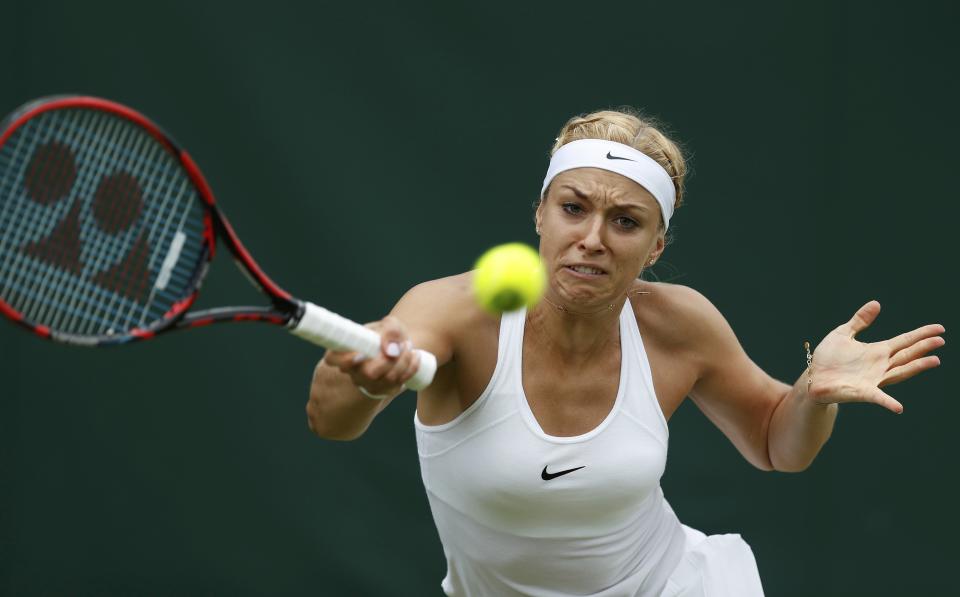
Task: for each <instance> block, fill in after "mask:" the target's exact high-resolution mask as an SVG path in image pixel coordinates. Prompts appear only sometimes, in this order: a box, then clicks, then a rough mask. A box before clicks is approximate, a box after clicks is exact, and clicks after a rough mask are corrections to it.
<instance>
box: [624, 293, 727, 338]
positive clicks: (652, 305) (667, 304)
mask: <svg viewBox="0 0 960 597" xmlns="http://www.w3.org/2000/svg"><path fill="white" fill-rule="evenodd" d="M630 292H631V301H632V303H633V310H634V313H635V314H636V316H637V321H638V323H640V325H641V327H643V326H645V327H646V329H647V330H650V331H651V332H653V333H655V334H656V337H657V340H658V341H659V342H661V343H662V344H663V345H664V346H668V347H670V348H680V347H683V348H691V349H692V348H696V347H698V346H702V344H703V341H704V339H705V337H709V336H712V335H713V333H712V332H716V331H717V329H718V326H719V327H721V328H722V327H723V326H725V325H726V320H725V319H724V318H723V315H722V314H721V313H720V311H719V310H718V309H717V308H716V307H715V306H714V304H713V303H712V302H710V300H709V299H708V298H707V297H705V296H704V295H703V294H702V293H701V292H699V291H698V290H696V289H694V288H691V287H689V286H684V285H682V284H670V283H667V282H647V281H644V280H637V281H636V282H635V283H634V288H633V289H632V290H631V291H630Z"/></svg>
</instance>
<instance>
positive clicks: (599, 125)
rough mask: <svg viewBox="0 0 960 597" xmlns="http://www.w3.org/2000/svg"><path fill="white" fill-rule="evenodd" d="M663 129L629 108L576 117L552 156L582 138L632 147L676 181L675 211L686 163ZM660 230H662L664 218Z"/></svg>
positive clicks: (555, 146)
mask: <svg viewBox="0 0 960 597" xmlns="http://www.w3.org/2000/svg"><path fill="white" fill-rule="evenodd" d="M660 128H664V127H663V125H661V124H660V123H658V122H657V121H656V120H654V119H653V118H650V117H648V116H645V115H643V114H641V113H640V112H638V111H637V110H634V109H633V108H629V107H624V108H619V109H617V110H600V111H597V112H591V113H589V114H584V115H581V116H574V117H573V118H571V119H570V120H568V121H567V123H566V124H564V125H563V128H562V129H560V134H559V135H557V139H556V142H555V143H554V144H553V148H552V149H551V150H550V155H551V156H552V155H553V154H554V153H556V151H557V150H558V149H560V148H561V147H563V146H564V145H566V144H567V143H570V142H571V141H578V140H580V139H606V140H607V141H616V142H617V143H623V144H624V145H629V146H630V147H633V148H634V149H636V150H638V151H641V152H643V153H644V154H646V155H648V156H650V157H651V158H653V159H654V160H656V161H657V163H658V164H660V165H661V166H663V169H664V170H666V171H667V174H669V175H670V178H671V179H673V186H674V188H675V189H676V193H677V198H676V201H675V202H674V204H673V208H674V210H676V209H678V208H679V207H680V206H681V205H682V204H683V191H684V177H685V176H686V175H687V164H686V162H685V161H684V158H683V152H682V151H681V149H680V146H679V145H678V143H677V142H676V141H673V140H671V139H670V138H669V137H667V136H666V135H665V134H663V133H662V132H661V131H660V130H659V129H660ZM547 191H549V188H547V190H546V191H544V194H543V196H544V197H546V195H547ZM541 199H542V198H541ZM660 229H661V230H663V219H662V218H661V220H660Z"/></svg>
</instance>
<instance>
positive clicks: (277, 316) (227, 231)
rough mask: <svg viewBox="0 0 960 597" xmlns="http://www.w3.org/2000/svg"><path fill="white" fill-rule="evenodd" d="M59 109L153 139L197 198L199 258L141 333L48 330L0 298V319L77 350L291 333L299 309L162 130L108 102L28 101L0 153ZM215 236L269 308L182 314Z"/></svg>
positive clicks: (8, 126) (8, 128) (74, 98)
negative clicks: (240, 324)
mask: <svg viewBox="0 0 960 597" xmlns="http://www.w3.org/2000/svg"><path fill="white" fill-rule="evenodd" d="M63 109H87V110H101V111H104V112H108V113H110V114H113V115H115V116H119V117H121V118H125V119H127V120H129V121H130V122H132V123H134V124H136V125H138V126H140V127H141V128H143V129H144V130H146V131H147V132H148V133H149V134H150V135H151V136H153V137H154V138H155V139H157V140H158V141H159V142H160V143H161V144H162V145H163V146H164V147H165V148H166V149H167V151H169V153H170V154H171V155H172V156H173V157H174V158H176V159H177V160H179V162H180V164H181V165H182V166H183V168H184V170H185V171H186V173H187V174H188V176H189V177H190V180H191V182H192V183H193V186H194V188H195V189H196V191H197V194H198V195H199V196H200V199H201V200H202V201H203V206H204V208H205V213H204V233H203V237H204V242H203V249H202V251H201V256H200V258H199V259H198V260H197V267H196V268H195V270H194V272H193V274H192V276H191V282H190V285H189V286H188V291H187V293H186V294H185V296H183V297H182V298H181V299H179V300H177V301H176V302H174V304H173V305H172V306H171V307H170V309H169V310H168V311H167V312H166V313H165V314H164V315H163V317H162V318H161V319H160V320H158V321H156V322H154V323H153V324H151V325H149V326H147V327H144V328H134V329H132V330H129V331H127V332H125V333H118V334H112V335H102V336H82V335H76V334H69V333H64V332H60V331H56V330H51V329H50V328H49V327H48V326H45V325H42V324H38V323H35V322H32V321H30V320H29V319H27V317H25V316H24V314H23V313H20V312H19V311H17V310H16V309H14V308H13V307H12V306H11V305H9V304H8V303H6V302H4V300H3V298H2V297H0V314H3V315H5V316H6V317H7V318H8V319H10V320H12V321H13V322H14V323H16V324H18V325H20V326H22V327H24V328H26V329H28V330H30V331H32V332H34V333H35V334H37V335H38V336H40V337H42V338H46V339H50V340H55V341H57V342H63V343H67V344H75V345H80V346H110V345H118V344H127V343H130V342H135V341H138V340H146V339H150V338H153V337H154V336H156V335H158V334H161V333H164V332H168V331H172V330H179V329H186V328H195V327H201V326H205V325H210V324H214V323H221V322H230V321H260V322H264V323H272V324H274V325H280V326H285V327H292V326H293V325H296V323H297V322H298V321H299V320H300V318H301V317H302V315H303V311H304V305H303V303H302V302H301V301H299V300H297V299H295V298H294V297H293V296H291V295H290V293H288V292H287V291H286V290H284V289H283V288H281V287H280V286H278V285H277V284H276V283H275V282H274V281H273V280H271V279H270V277H269V276H267V275H266V274H265V273H264V272H263V270H262V269H260V266H259V265H257V263H256V262H255V261H254V260H253V257H251V256H250V253H249V252H248V251H247V249H246V248H245V247H244V246H243V243H241V242H240V239H239V238H238V237H237V234H236V233H235V232H234V230H233V226H231V225H230V222H229V220H227V218H226V216H224V214H223V212H222V211H221V210H220V208H219V207H218V206H217V203H216V199H215V198H214V195H213V190H212V189H211V188H210V185H209V184H208V183H207V180H206V179H205V178H204V176H203V174H202V173H201V172H200V168H199V167H197V164H196V162H194V161H193V158H192V157H191V156H190V154H188V153H187V152H186V150H184V149H182V148H181V147H180V146H179V145H178V144H177V143H176V141H174V140H173V138H172V137H171V136H170V135H168V134H167V133H165V132H164V131H163V129H161V128H160V127H159V126H157V125H156V124H155V123H154V122H152V121H151V120H150V119H148V118H147V117H146V116H144V115H142V114H140V113H139V112H137V111H135V110H132V109H130V108H128V107H126V106H123V105H121V104H118V103H116V102H112V101H109V100H105V99H101V98H97V97H91V96H82V95H64V96H51V97H46V98H41V99H38V100H35V101H32V102H30V103H28V104H26V105H24V106H22V107H21V108H19V109H18V110H17V111H15V112H14V113H13V114H11V115H10V116H8V117H7V118H6V119H5V120H4V121H3V122H2V123H0V131H2V132H0V147H2V146H3V145H4V143H6V142H7V140H8V139H9V138H10V136H12V135H13V133H14V132H16V130H17V129H19V128H20V127H21V126H23V125H24V124H25V123H26V122H27V121H28V120H30V119H31V118H34V117H36V116H38V115H40V114H42V113H44V112H49V111H52V110H63ZM217 236H220V237H221V238H223V239H224V240H225V241H226V243H227V249H228V250H229V251H230V253H231V254H232V255H233V257H234V260H235V261H236V262H237V264H238V265H239V267H241V268H243V269H244V270H246V272H247V273H248V274H250V276H251V277H252V279H253V280H254V281H255V283H256V284H257V285H258V286H260V288H261V289H262V290H263V291H264V293H266V294H267V296H269V297H270V300H271V303H272V304H271V305H270V306H262V307H260V306H244V307H220V308H214V309H207V310H203V311H198V312H195V313H188V312H187V311H188V310H189V309H190V307H191V306H193V303H194V302H195V301H196V300H197V296H198V295H199V293H200V286H201V284H202V283H203V279H204V277H205V276H206V274H207V271H208V270H209V269H210V263H211V262H212V260H213V257H214V254H215V252H216V238H217Z"/></svg>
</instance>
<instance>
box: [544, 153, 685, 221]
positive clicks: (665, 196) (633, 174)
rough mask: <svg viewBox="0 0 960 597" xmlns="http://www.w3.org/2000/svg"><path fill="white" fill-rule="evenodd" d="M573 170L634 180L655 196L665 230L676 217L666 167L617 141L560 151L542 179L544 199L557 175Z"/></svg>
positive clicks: (671, 184) (673, 194)
mask: <svg viewBox="0 0 960 597" xmlns="http://www.w3.org/2000/svg"><path fill="white" fill-rule="evenodd" d="M574 168H600V169H601V170H609V171H610V172H616V173H617V174H620V175H622V176H626V177H627V178H629V179H630V180H632V181H635V182H636V183H637V184H639V185H640V186H642V187H643V188H645V189H646V190H647V191H648V192H649V193H650V194H651V195H653V197H654V199H656V200H657V203H659V204H660V211H661V213H662V214H663V228H664V230H666V229H667V228H668V227H669V225H670V216H672V215H673V204H674V202H675V201H676V191H675V189H674V186H673V179H672V178H670V175H669V174H667V171H666V170H664V169H663V166H661V165H660V164H658V163H657V162H656V160H654V159H653V158H651V157H650V156H648V155H646V154H644V153H643V152H641V151H638V150H636V149H634V148H632V147H630V146H629V145H624V144H623V143H617V142H616V141H606V140H604V139H580V140H579V141H571V142H570V143H567V144H566V145H564V146H563V147H561V148H560V149H558V150H557V151H556V153H554V154H553V157H552V158H550V167H549V168H547V176H546V178H544V179H543V188H542V189H540V196H541V197H543V193H544V192H545V191H546V190H547V186H548V185H549V184H550V181H551V180H553V179H554V177H555V176H556V175H557V174H560V173H561V172H564V171H566V170H572V169H574Z"/></svg>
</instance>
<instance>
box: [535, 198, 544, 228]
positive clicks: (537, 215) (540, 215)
mask: <svg viewBox="0 0 960 597" xmlns="http://www.w3.org/2000/svg"><path fill="white" fill-rule="evenodd" d="M543 203H544V201H543V199H541V200H540V203H539V204H538V205H537V211H536V213H535V214H534V216H533V221H534V223H535V224H536V226H537V235H539V234H540V227H541V226H542V225H543Z"/></svg>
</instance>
